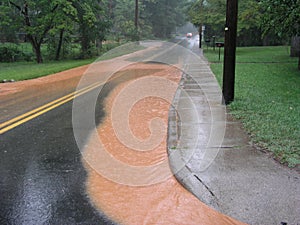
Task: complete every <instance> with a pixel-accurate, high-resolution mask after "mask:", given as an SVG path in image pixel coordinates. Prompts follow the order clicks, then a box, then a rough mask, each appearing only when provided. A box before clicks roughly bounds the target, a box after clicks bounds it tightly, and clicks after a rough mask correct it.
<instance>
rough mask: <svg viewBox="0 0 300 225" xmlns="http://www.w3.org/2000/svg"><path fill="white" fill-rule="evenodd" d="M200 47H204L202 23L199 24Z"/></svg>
mask: <svg viewBox="0 0 300 225" xmlns="http://www.w3.org/2000/svg"><path fill="white" fill-rule="evenodd" d="M199 48H202V24H200V26H199Z"/></svg>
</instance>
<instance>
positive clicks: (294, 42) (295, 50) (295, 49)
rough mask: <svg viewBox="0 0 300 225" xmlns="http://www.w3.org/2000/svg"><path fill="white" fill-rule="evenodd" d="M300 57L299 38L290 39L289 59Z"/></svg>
mask: <svg viewBox="0 0 300 225" xmlns="http://www.w3.org/2000/svg"><path fill="white" fill-rule="evenodd" d="M299 55H300V36H295V37H292V39H291V54H290V56H291V57H297V56H299Z"/></svg>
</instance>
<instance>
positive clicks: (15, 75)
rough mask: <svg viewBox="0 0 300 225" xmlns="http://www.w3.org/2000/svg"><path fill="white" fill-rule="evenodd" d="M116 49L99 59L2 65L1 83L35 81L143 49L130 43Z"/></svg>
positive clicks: (0, 71)
mask: <svg viewBox="0 0 300 225" xmlns="http://www.w3.org/2000/svg"><path fill="white" fill-rule="evenodd" d="M116 49H117V51H116V50H114V49H112V50H111V51H109V52H107V53H105V54H103V55H102V56H100V57H99V58H98V59H97V58H93V59H86V60H63V61H48V62H45V63H42V64H36V63H35V62H14V63H0V81H2V80H4V79H7V80H10V79H14V80H16V81H19V80H28V79H33V78H37V77H41V76H45V75H49V74H53V73H57V72H61V71H64V70H67V69H71V68H75V67H78V66H82V65H87V64H90V63H92V62H94V61H95V60H105V59H111V58H114V57H117V56H121V55H125V54H129V53H131V52H135V51H138V50H141V49H143V47H142V46H140V45H136V44H133V43H130V44H125V45H123V46H121V47H117V48H116Z"/></svg>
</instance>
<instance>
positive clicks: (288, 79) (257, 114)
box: [204, 46, 300, 167]
mask: <svg viewBox="0 0 300 225" xmlns="http://www.w3.org/2000/svg"><path fill="white" fill-rule="evenodd" d="M204 51H205V56H206V57H207V59H208V60H209V61H210V62H212V64H211V68H212V71H213V72H214V74H215V75H216V77H217V79H218V81H219V82H220V83H222V74H223V62H222V61H221V62H218V55H217V54H218V52H217V51H215V52H214V51H212V50H211V49H209V50H204ZM236 61H237V64H236V84H235V101H234V102H233V103H231V104H230V105H229V110H230V112H231V113H232V114H233V115H234V117H235V118H237V119H240V120H241V121H242V123H243V125H244V127H245V129H246V130H247V132H249V133H250V135H251V138H252V140H253V141H254V143H256V145H258V146H259V147H260V148H263V149H264V150H268V151H270V152H272V153H273V155H274V157H275V158H276V159H278V160H279V161H280V162H281V163H284V164H287V165H288V166H289V167H294V166H296V165H299V164H300V157H299V156H300V71H299V70H297V62H298V59H297V58H291V57H289V53H288V48H287V47H283V46H281V47H247V48H238V49H237V60H236Z"/></svg>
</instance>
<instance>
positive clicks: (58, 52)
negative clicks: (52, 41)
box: [55, 29, 65, 61]
mask: <svg viewBox="0 0 300 225" xmlns="http://www.w3.org/2000/svg"><path fill="white" fill-rule="evenodd" d="M64 32H65V30H64V29H61V30H60V33H59V42H58V46H57V50H56V55H55V60H57V61H58V60H59V56H60V52H61V46H62V43H63V37H64Z"/></svg>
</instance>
